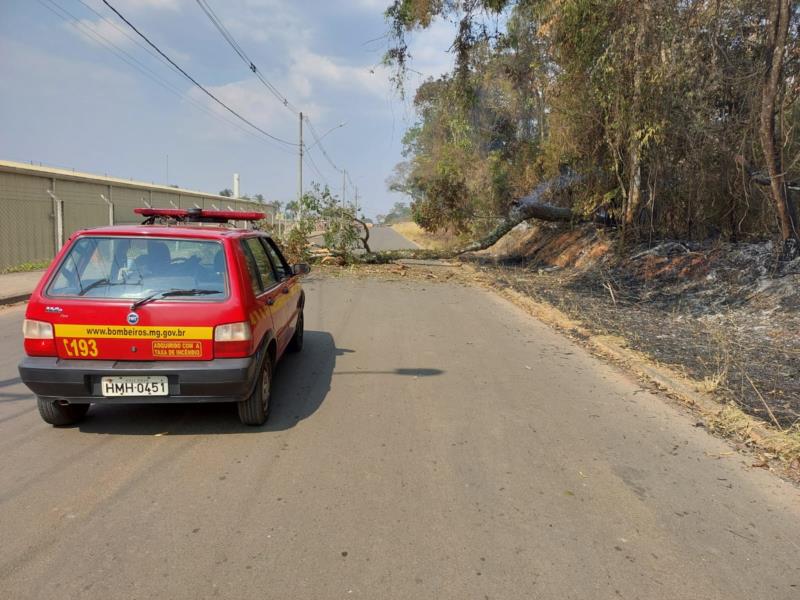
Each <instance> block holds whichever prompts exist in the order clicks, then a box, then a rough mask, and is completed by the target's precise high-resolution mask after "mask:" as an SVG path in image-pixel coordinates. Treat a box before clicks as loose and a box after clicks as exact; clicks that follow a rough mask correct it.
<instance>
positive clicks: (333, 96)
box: [0, 0, 452, 216]
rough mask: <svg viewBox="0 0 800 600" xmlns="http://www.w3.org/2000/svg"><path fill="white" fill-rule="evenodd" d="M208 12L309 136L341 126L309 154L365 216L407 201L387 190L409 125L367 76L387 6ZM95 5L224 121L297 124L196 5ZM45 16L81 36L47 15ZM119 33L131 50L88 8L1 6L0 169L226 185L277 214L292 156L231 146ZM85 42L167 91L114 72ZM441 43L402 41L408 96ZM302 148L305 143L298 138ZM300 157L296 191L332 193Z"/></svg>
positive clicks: (441, 55)
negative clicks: (7, 164)
mask: <svg viewBox="0 0 800 600" xmlns="http://www.w3.org/2000/svg"><path fill="white" fill-rule="evenodd" d="M208 1H209V4H210V5H211V7H212V8H213V9H214V11H215V12H216V13H217V15H218V16H219V17H220V18H221V19H222V21H223V23H224V24H225V26H226V27H227V28H228V29H229V31H230V32H231V33H232V34H233V36H234V37H235V38H236V40H237V41H238V42H239V44H240V45H241V46H242V47H243V48H244V50H245V51H246V52H247V54H248V55H249V56H250V58H251V59H252V60H253V62H255V64H256V65H257V66H258V68H259V71H260V72H261V73H263V74H264V76H265V77H266V78H267V79H268V80H270V81H271V82H272V83H273V84H274V85H275V86H276V87H277V88H278V89H279V90H280V91H281V92H282V93H283V94H284V95H285V96H286V97H287V98H288V99H289V100H290V101H291V102H292V103H293V104H294V105H295V106H296V107H297V108H298V109H300V110H303V111H304V112H305V113H306V114H308V115H309V116H310V118H311V119H312V122H313V123H314V126H315V129H316V130H317V131H318V133H319V134H323V133H325V132H326V131H328V130H329V129H330V128H331V127H334V126H336V125H337V124H339V123H341V122H346V125H345V126H344V127H343V128H341V129H337V130H335V131H333V132H331V133H330V134H329V135H328V136H327V137H325V139H324V141H323V144H324V146H325V148H326V149H327V151H328V154H329V156H330V158H331V159H332V160H333V162H334V163H335V164H336V165H337V166H338V167H340V168H346V169H347V171H348V173H349V174H350V176H351V179H352V181H353V183H354V184H355V185H357V186H358V188H359V193H360V196H361V200H362V202H361V203H362V206H363V207H364V212H365V213H366V214H367V215H368V216H374V215H375V214H376V213H381V212H385V211H386V209H387V208H389V207H390V206H391V205H392V204H393V203H394V202H396V201H399V200H401V201H406V200H407V199H406V198H404V197H402V196H398V195H395V194H391V193H390V192H388V190H387V189H386V178H387V177H388V176H389V175H390V173H391V171H392V168H393V167H394V165H395V163H397V162H398V161H399V160H400V149H401V144H400V140H401V138H402V135H403V132H404V131H405V129H406V128H407V127H408V125H409V124H410V123H411V121H412V120H413V116H414V115H413V110H412V107H411V105H410V102H409V101H408V100H406V101H403V100H401V99H400V98H399V97H398V96H397V94H396V93H394V92H393V90H392V87H391V84H390V82H389V72H388V71H387V70H386V69H385V68H384V67H382V66H381V65H380V61H381V57H382V55H383V52H384V51H385V49H386V40H385V38H383V37H382V36H384V35H385V33H386V30H387V26H386V24H385V22H384V18H383V11H384V9H385V7H386V5H387V4H388V0H350V1H337V2H331V1H325V0H298V1H296V2H290V1H280V0H208ZM110 2H111V4H113V5H114V6H116V7H117V8H118V9H119V10H120V12H122V13H123V14H124V15H125V16H126V17H128V18H129V19H130V20H131V21H132V22H133V24H134V25H136V26H137V27H138V28H139V29H140V30H142V32H143V33H145V34H146V35H147V36H148V37H149V38H150V39H151V40H153V41H154V42H155V43H156V44H157V45H159V46H160V47H161V48H162V49H163V50H164V51H165V52H166V53H167V54H168V55H170V56H171V57H172V58H173V59H174V60H175V61H176V62H177V63H178V64H180V65H181V66H183V67H184V68H185V69H186V70H187V71H188V72H189V73H190V74H191V75H193V76H194V77H195V78H196V79H198V80H199V81H200V83H202V84H204V85H205V86H206V87H208V89H209V90H211V91H212V92H213V93H214V94H215V95H217V96H218V97H220V98H221V99H222V100H223V101H224V102H226V103H227V104H229V105H230V106H231V107H232V108H234V109H236V110H237V111H238V112H240V113H241V114H242V115H243V116H245V117H247V118H248V119H250V120H251V121H253V122H254V123H256V124H257V125H258V126H259V127H261V128H263V129H264V130H266V131H268V132H270V133H273V134H274V135H276V136H278V137H281V138H284V139H287V140H291V141H292V142H296V141H297V135H298V131H297V130H298V122H297V117H296V116H295V115H293V114H292V113H291V112H290V111H288V110H286V108H285V107H283V106H282V105H281V104H280V103H279V102H278V101H277V100H276V99H275V98H274V97H273V96H272V95H270V93H269V92H268V91H267V89H266V88H265V87H264V86H262V84H261V83H260V82H259V81H258V80H257V79H256V78H255V77H254V76H253V75H252V74H251V73H250V72H249V71H248V70H247V67H246V66H245V65H244V63H243V62H241V60H240V59H239V57H238V56H237V55H236V54H235V53H234V52H233V50H232V49H231V48H230V46H228V45H227V44H226V43H225V41H224V39H223V38H222V36H221V35H220V34H219V33H218V32H217V30H216V29H214V27H213V25H212V24H211V22H210V21H209V20H208V19H207V17H206V16H205V15H204V14H203V12H202V11H201V9H200V7H199V6H198V5H197V3H196V2H195V0H110ZM84 4H85V5H88V6H90V7H91V8H93V9H94V10H96V11H97V12H98V13H100V14H101V15H103V16H104V17H106V18H107V19H108V21H105V20H103V19H101V18H100V17H99V16H98V15H96V14H94V13H93V12H92V11H91V10H89V8H87V7H86V6H85V5H84ZM59 7H60V8H61V9H63V10H64V11H68V12H69V13H71V14H72V15H74V17H76V18H77V19H78V20H79V21H80V22H81V23H82V25H81V26H76V25H75V22H74V21H72V20H71V18H70V17H69V16H66V15H64V14H63V13H62V16H59V15H57V14H54V12H53V11H58V9H59ZM48 8H49V9H50V10H48ZM109 21H110V22H109ZM112 23H113V25H112ZM115 25H116V26H117V27H118V28H117V27H115ZM123 32H125V33H127V34H129V35H130V36H131V37H134V38H135V34H133V32H131V31H130V30H128V29H127V28H126V27H125V25H124V24H123V23H121V22H120V21H119V20H118V19H117V18H116V17H115V15H114V14H113V13H111V12H110V10H109V9H108V8H107V7H105V6H104V5H103V3H102V2H101V1H100V0H82V2H81V0H4V1H3V2H0V81H2V82H3V92H2V94H0V158H2V159H6V160H19V161H31V160H32V161H36V162H42V163H44V164H46V165H54V166H62V167H70V168H75V169H77V170H82V171H88V172H92V173H99V174H108V175H113V176H117V177H125V178H134V179H140V180H144V181H154V182H157V183H165V182H166V183H170V184H177V185H181V186H183V187H188V188H192V189H199V190H203V191H209V192H218V191H219V190H221V189H223V188H226V187H232V174H233V173H234V172H238V173H240V176H241V182H242V183H241V189H242V192H243V193H249V194H254V193H262V194H264V195H265V196H266V197H267V198H268V199H277V200H281V201H284V202H285V201H287V200H291V199H293V198H295V197H296V195H297V169H298V157H297V152H296V148H290V147H285V146H281V145H280V144H275V143H268V142H265V141H263V138H262V137H261V136H259V135H253V134H250V133H245V132H243V131H241V130H240V129H239V128H238V127H237V126H235V125H233V124H231V123H230V122H229V121H235V119H234V118H233V117H231V116H230V115H226V116H224V119H223V118H222V116H223V112H222V109H220V108H219V107H217V106H215V105H214V104H213V101H212V100H210V99H209V98H208V97H206V96H204V94H203V93H202V92H201V91H200V90H199V89H197V88H194V87H193V86H192V84H191V83H189V82H188V81H186V80H184V79H183V78H181V77H180V76H179V75H178V74H177V73H175V72H173V71H172V70H170V68H169V67H168V66H166V65H165V64H164V63H162V62H160V61H159V60H157V59H156V58H155V57H153V56H151V55H150V54H149V53H148V52H146V51H145V49H144V48H142V47H140V46H139V45H137V43H135V42H134V41H133V40H132V39H131V37H128V35H125V33H123ZM97 35H99V36H102V38H105V40H107V41H108V42H111V43H113V44H114V45H115V46H117V47H118V48H120V49H121V50H124V52H126V53H128V55H130V56H131V57H133V58H135V60H136V61H139V62H140V63H141V64H142V65H143V68H144V69H145V70H146V71H147V72H148V74H149V75H150V76H151V77H155V78H157V79H159V80H163V82H165V83H166V84H167V85H168V86H170V87H171V88H173V91H170V90H168V89H166V88H165V87H164V86H163V85H161V84H159V83H156V82H155V81H153V80H152V79H151V78H149V77H148V75H145V74H143V73H142V72H140V71H139V70H137V69H135V68H133V67H131V66H130V65H128V64H126V63H124V62H123V61H122V60H120V59H119V58H118V57H117V56H115V55H114V54H112V52H110V51H109V50H108V49H107V48H106V47H104V46H103V45H101V43H100V42H98V40H97V37H94V36H97ZM450 40H452V28H451V26H450V25H449V24H444V23H443V24H437V25H435V26H434V27H432V28H431V29H430V30H428V31H426V32H424V33H421V34H417V35H415V36H414V38H413V39H412V45H411V51H412V54H413V55H414V62H413V68H414V70H415V71H417V72H418V74H416V73H415V74H412V75H411V79H410V80H409V82H408V84H407V93H408V95H409V97H413V90H414V89H415V88H416V86H417V85H418V84H419V83H420V82H421V81H422V80H423V79H424V78H425V77H428V76H437V75H439V74H441V73H443V72H445V71H447V70H448V69H449V67H450V66H451V64H452V56H451V55H450V54H449V53H448V52H447V49H448V46H449V44H450ZM123 56H124V55H123ZM126 58H127V59H128V60H131V59H130V58H128V57H126ZM209 111H210V112H211V113H214V114H213V115H212V114H208V113H209ZM243 127H245V128H246V126H243ZM307 133H308V132H307ZM306 144H307V145H311V144H313V139H312V138H311V136H310V135H308V134H307V135H306ZM310 154H311V158H312V160H313V162H314V163H315V164H316V166H317V168H318V169H319V171H320V172H321V175H322V176H320V175H319V174H317V173H316V172H315V171H314V168H313V167H312V166H311V165H309V164H306V165H305V166H304V180H305V183H306V184H309V183H310V182H311V181H321V182H322V183H325V182H326V181H327V182H329V183H330V184H331V186H332V188H333V189H334V190H335V191H336V192H337V193H340V191H341V181H342V176H341V174H340V173H339V172H337V171H335V170H334V168H333V167H332V166H331V165H330V164H329V163H328V161H327V160H326V159H325V158H324V157H323V155H322V154H321V153H320V152H319V149H318V148H312V149H311V150H310ZM167 155H169V181H167ZM347 194H348V196H351V195H352V189H351V188H350V187H349V186H348V191H347Z"/></svg>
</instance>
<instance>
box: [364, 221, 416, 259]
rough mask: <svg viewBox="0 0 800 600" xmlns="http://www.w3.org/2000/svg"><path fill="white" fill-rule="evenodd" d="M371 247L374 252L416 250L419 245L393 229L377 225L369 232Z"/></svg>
mask: <svg viewBox="0 0 800 600" xmlns="http://www.w3.org/2000/svg"><path fill="white" fill-rule="evenodd" d="M369 247H370V250H372V251H373V252H380V251H381V250H415V249H417V248H419V246H417V244H415V243H414V242H412V241H410V240H408V239H406V238H405V237H403V236H402V235H400V234H399V233H397V232H396V231H395V230H394V229H392V228H391V227H382V226H380V225H375V226H374V227H371V228H370V230H369Z"/></svg>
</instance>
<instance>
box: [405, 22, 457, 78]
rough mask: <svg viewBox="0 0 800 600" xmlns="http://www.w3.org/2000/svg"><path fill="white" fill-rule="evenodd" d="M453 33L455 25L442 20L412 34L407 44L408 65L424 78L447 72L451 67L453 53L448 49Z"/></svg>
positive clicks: (453, 36) (454, 33)
mask: <svg viewBox="0 0 800 600" xmlns="http://www.w3.org/2000/svg"><path fill="white" fill-rule="evenodd" d="M455 35H456V27H455V25H453V24H452V23H449V22H448V21H443V20H438V21H434V22H433V23H432V24H431V26H430V27H428V29H425V30H424V31H420V32H417V33H415V34H413V37H412V38H411V40H410V44H409V52H410V53H411V64H410V67H411V68H412V69H413V70H414V71H417V72H418V73H419V75H420V77H422V78H426V79H427V78H428V77H434V78H436V77H438V76H439V75H442V74H444V73H447V72H449V71H450V70H451V69H452V68H453V54H452V53H451V52H450V51H449V50H450V47H451V46H452V44H453V40H454V39H455Z"/></svg>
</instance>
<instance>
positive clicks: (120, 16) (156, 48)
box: [102, 0, 298, 147]
mask: <svg viewBox="0 0 800 600" xmlns="http://www.w3.org/2000/svg"><path fill="white" fill-rule="evenodd" d="M102 1H103V4H105V5H106V6H107V7H108V8H110V9H111V10H112V11H113V12H114V14H116V15H117V16H118V17H119V18H120V19H122V21H123V22H124V23H125V24H126V25H127V26H128V27H130V28H131V29H132V30H133V31H134V32H135V33H136V35H138V36H139V37H140V38H142V39H143V40H144V41H145V42H147V44H148V45H149V46H150V47H151V48H153V50H155V51H156V52H158V53H159V55H161V56H162V57H163V58H164V59H165V60H167V61H168V62H169V63H170V64H171V65H172V66H173V67H175V68H176V69H177V70H178V71H179V72H180V73H181V75H183V76H184V77H186V79H188V80H189V81H191V82H192V83H193V84H194V85H196V86H197V87H198V88H200V89H201V90H202V91H203V93H205V94H206V95H207V96H208V97H209V98H211V99H212V100H214V102H216V103H217V104H219V105H220V106H221V107H222V108H224V109H225V110H227V111H228V112H229V113H231V114H232V115H233V116H235V117H236V118H238V119H239V120H241V121H243V122H245V123H247V124H248V125H249V126H250V127H252V128H253V129H255V130H256V131H258V132H259V133H262V134H263V135H265V136H267V137H268V138H270V139H272V140H275V141H276V142H280V143H282V144H286V145H287V146H294V147H297V146H298V144H295V143H293V142H290V141H287V140H284V139H282V138H279V137H277V136H275V135H272V134H271V133H269V132H268V131H265V130H263V129H261V127H259V126H258V125H256V124H255V123H253V122H252V121H250V120H248V119H246V118H245V117H243V116H242V115H240V114H239V113H238V112H236V111H235V110H233V109H232V108H231V107H230V106H228V105H227V104H225V103H224V102H223V101H222V100H220V99H219V98H217V97H216V96H215V95H214V94H212V93H211V92H209V91H208V90H207V89H206V88H205V87H204V86H203V85H202V84H201V83H200V82H198V81H197V80H196V79H195V78H194V77H192V76H191V75H189V73H187V72H186V71H185V70H184V69H182V68H181V67H180V66H179V65H178V64H177V63H176V62H175V61H174V60H172V59H171V58H170V57H169V56H167V55H166V54H164V52H163V51H162V50H161V48H159V47H158V46H156V45H155V44H154V43H153V42H151V41H150V39H149V38H148V37H147V36H146V35H144V34H143V33H142V32H141V31H139V30H138V29H137V28H136V26H134V25H133V23H131V22H130V21H129V20H128V19H126V18H125V17H124V16H123V15H122V13H120V12H119V11H118V10H117V9H116V8H114V7H113V6H112V5H111V4H110V3H109V2H108V0H102Z"/></svg>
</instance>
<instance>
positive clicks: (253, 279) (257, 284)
mask: <svg viewBox="0 0 800 600" xmlns="http://www.w3.org/2000/svg"><path fill="white" fill-rule="evenodd" d="M242 253H243V254H244V257H245V260H246V262H247V272H248V273H249V274H250V286H251V287H252V288H253V294H255V295H256V296H258V295H259V294H260V293H261V292H263V291H264V287H263V286H262V285H261V275H259V274H258V265H257V264H256V259H255V257H254V256H253V253H252V252H251V251H250V248H249V246H248V245H247V244H246V243H245V242H244V240H242Z"/></svg>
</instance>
